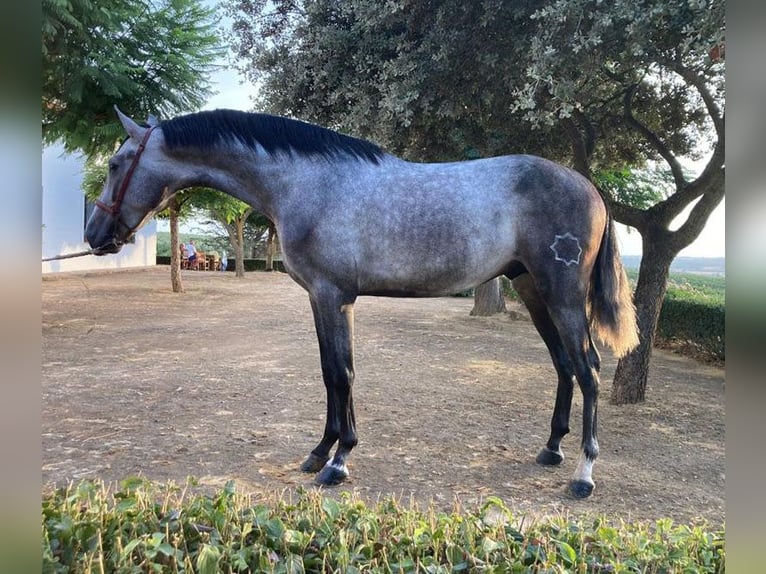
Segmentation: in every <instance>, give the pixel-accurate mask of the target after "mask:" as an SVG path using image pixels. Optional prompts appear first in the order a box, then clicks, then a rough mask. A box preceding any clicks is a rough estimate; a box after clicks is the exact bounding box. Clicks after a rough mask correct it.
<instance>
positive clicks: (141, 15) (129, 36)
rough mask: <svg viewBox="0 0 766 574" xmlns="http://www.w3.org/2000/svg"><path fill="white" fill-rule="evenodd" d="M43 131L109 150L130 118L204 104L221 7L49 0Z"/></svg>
mask: <svg viewBox="0 0 766 574" xmlns="http://www.w3.org/2000/svg"><path fill="white" fill-rule="evenodd" d="M42 8H43V13H42V16H43V18H42V129H43V140H44V141H45V142H47V143H51V142H54V141H56V140H58V139H62V140H63V141H64V144H65V147H66V149H67V150H68V151H74V150H77V149H79V150H82V151H83V152H85V154H86V155H88V156H92V155H96V154H108V153H110V152H111V151H113V149H114V145H115V143H116V142H117V141H119V140H120V139H121V138H122V137H124V130H123V129H122V126H121V125H120V123H119V122H118V121H117V118H116V116H115V113H114V110H113V106H114V105H115V104H117V105H119V106H120V108H121V109H122V110H123V111H124V112H126V113H128V114H129V115H132V116H136V117H140V118H145V117H147V116H148V115H149V114H155V115H158V116H172V115H175V114H177V113H179V112H182V111H189V110H192V109H195V108H198V107H199V106H201V105H202V104H203V103H204V102H205V100H206V99H207V97H208V96H209V95H210V93H211V92H210V88H209V82H208V79H207V76H208V74H209V73H210V72H211V71H212V70H213V62H214V61H215V59H216V58H217V57H218V56H219V55H220V54H221V48H220V41H219V38H218V33H217V31H216V29H215V24H214V11H213V10H212V9H210V8H207V7H204V6H203V4H202V2H201V1H200V0H109V1H108V2H107V1H105V0H44V1H43V5H42Z"/></svg>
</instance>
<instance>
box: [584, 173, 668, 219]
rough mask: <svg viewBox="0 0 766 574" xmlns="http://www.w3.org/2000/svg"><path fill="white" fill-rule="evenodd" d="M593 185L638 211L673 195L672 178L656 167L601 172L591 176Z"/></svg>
mask: <svg viewBox="0 0 766 574" xmlns="http://www.w3.org/2000/svg"><path fill="white" fill-rule="evenodd" d="M592 179H593V183H594V184H595V185H596V187H598V188H599V189H600V190H601V191H603V192H604V193H606V194H607V195H608V196H610V197H611V198H612V199H614V200H615V201H618V202H620V203H624V204H626V205H631V206H633V207H636V208H638V209H648V208H649V207H651V206H652V205H654V204H655V203H657V202H658V201H660V200H661V199H664V198H666V197H668V196H670V195H672V193H673V188H672V186H671V185H669V182H670V181H672V177H671V176H670V174H669V173H667V170H662V169H660V168H659V167H658V166H656V165H655V166H654V167H652V168H647V169H641V170H639V169H630V168H627V167H623V168H621V169H612V170H603V171H600V172H598V173H596V174H594V175H593V177H592Z"/></svg>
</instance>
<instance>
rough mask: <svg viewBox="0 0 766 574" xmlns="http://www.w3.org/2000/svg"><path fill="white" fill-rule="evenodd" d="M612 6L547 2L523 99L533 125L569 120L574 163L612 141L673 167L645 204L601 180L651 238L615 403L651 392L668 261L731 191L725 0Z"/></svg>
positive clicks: (623, 213)
mask: <svg viewBox="0 0 766 574" xmlns="http://www.w3.org/2000/svg"><path fill="white" fill-rule="evenodd" d="M605 4H606V3H604V4H599V3H595V4H594V3H592V2H587V1H585V0H575V1H571V2H567V3H551V4H550V5H549V6H546V7H545V8H543V9H540V10H539V11H537V12H536V13H535V18H536V19H537V21H538V26H537V30H536V32H535V35H534V36H533V43H532V44H531V50H530V52H531V54H530V64H529V66H528V68H527V82H526V83H525V85H524V86H523V87H522V88H521V89H520V90H518V95H517V99H516V102H517V107H518V108H519V109H522V108H525V109H526V113H527V117H528V118H529V120H530V121H531V122H532V123H533V125H538V123H539V122H551V121H554V122H556V121H558V122H560V123H561V124H562V125H563V126H564V128H565V129H566V132H567V134H568V136H569V141H570V142H571V145H572V157H573V164H574V166H575V168H576V169H577V170H578V171H580V172H581V173H583V174H585V175H586V176H588V177H592V176H593V173H594V171H597V170H598V169H599V167H600V166H601V165H603V164H604V162H603V159H602V158H604V157H608V156H607V155H606V154H605V153H604V148H605V147H607V146H610V145H612V142H617V145H619V146H620V147H623V146H624V147H625V149H624V151H621V152H620V154H619V155H618V157H617V158H618V159H619V158H622V159H624V161H625V162H626V163H630V164H632V165H643V164H645V163H646V161H647V160H657V161H661V162H663V163H664V164H665V166H666V167H667V172H668V174H669V175H668V177H667V179H666V182H667V183H669V184H670V185H671V187H672V192H671V193H669V194H663V198H662V199H661V200H660V201H658V202H657V203H654V204H653V205H651V206H649V207H646V208H642V207H641V206H638V205H636V204H635V203H631V202H626V201H624V200H621V198H620V197H618V196H616V195H615V194H614V193H610V189H609V187H608V186H603V187H602V188H601V190H602V192H603V194H604V197H605V199H606V201H607V204H608V205H609V207H610V209H611V212H612V214H613V216H614V217H615V219H616V220H617V221H620V222H621V223H624V224H626V225H629V226H631V227H634V228H635V229H637V230H638V232H639V233H640V234H641V237H642V245H643V257H642V260H641V268H640V270H639V278H638V284H637V286H636V291H635V303H636V307H637V312H638V323H639V328H640V329H641V336H640V344H639V346H638V347H637V348H636V349H635V350H634V351H632V352H631V353H629V354H628V355H626V356H625V357H623V358H622V359H620V361H619V363H618V366H617V371H616V373H615V379H614V384H613V387H612V401H613V402H615V403H619V404H622V403H633V402H639V401H643V400H644V398H645V393H646V383H647V375H648V367H649V361H650V357H651V350H652V347H653V344H654V338H655V333H656V325H657V320H658V318H659V313H660V310H661V307H662V301H663V299H664V296H665V290H666V286H667V278H668V273H669V270H670V264H671V262H672V261H673V259H674V258H675V257H676V255H677V254H678V252H679V251H680V250H681V249H683V248H684V247H687V246H688V245H690V244H691V243H692V242H693V241H694V239H696V238H697V236H698V235H699V233H700V232H701V231H702V229H703V228H704V226H705V223H706V222H707V220H708V217H709V216H710V214H711V213H712V211H713V210H714V209H715V207H716V206H717V205H718V204H719V203H720V202H721V200H722V199H723V197H724V193H725V185H724V174H725V162H724V158H725V113H724V97H725V92H724V71H725V70H724V59H723V58H724V31H725V20H724V3H723V2H720V1H701V2H700V1H691V0H687V1H684V2H671V1H665V2H651V3H649V4H648V5H644V4H643V3H636V2H632V1H626V0H618V1H616V2H613V3H609V6H606V5H605ZM580 54H581V55H580ZM631 154H632V156H633V158H632V159H631ZM704 154H709V155H708V157H707V160H706V165H705V167H704V169H703V170H702V171H701V173H699V174H698V175H696V176H691V177H690V176H689V174H688V172H687V171H686V170H685V169H684V167H683V162H682V159H683V158H684V157H691V158H693V159H700V158H701V157H703V156H704ZM613 161H614V160H613ZM688 208H691V210H690V211H689V214H688V216H687V217H686V220H685V221H684V222H682V223H681V225H680V226H679V227H678V228H677V229H676V230H674V231H672V230H671V229H670V226H671V223H673V222H674V221H675V220H676V218H677V217H678V216H679V215H681V214H682V212H684V210H686V209H688Z"/></svg>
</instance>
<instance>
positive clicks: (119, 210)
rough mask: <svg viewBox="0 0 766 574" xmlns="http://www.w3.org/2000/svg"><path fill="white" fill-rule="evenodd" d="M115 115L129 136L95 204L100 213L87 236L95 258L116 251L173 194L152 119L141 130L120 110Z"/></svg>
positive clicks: (93, 217)
mask: <svg viewBox="0 0 766 574" xmlns="http://www.w3.org/2000/svg"><path fill="white" fill-rule="evenodd" d="M117 115H118V116H119V118H120V122H122V125H123V126H124V127H125V130H126V131H127V132H128V138H127V139H126V140H125V141H124V142H123V144H122V145H121V146H120V149H118V150H117V153H115V154H114V156H112V158H111V159H110V160H109V173H108V175H107V178H106V184H105V185H104V190H103V191H102V192H101V196H100V197H99V199H98V200H97V201H96V206H97V208H98V209H95V210H94V211H93V214H92V215H91V216H90V219H89V220H88V224H87V225H86V227H85V238H86V240H87V241H88V243H89V244H90V246H91V249H92V250H93V253H94V254H96V255H105V254H107V253H117V252H118V251H119V250H120V249H121V248H122V246H123V245H124V244H125V242H126V241H128V240H129V239H130V237H131V236H132V235H133V233H134V232H135V231H136V230H137V229H138V228H140V227H141V226H142V225H143V224H144V223H145V222H146V221H148V220H149V219H150V218H151V217H152V216H153V215H154V214H155V213H157V212H158V211H160V210H161V209H162V208H163V207H164V204H165V203H166V200H167V199H168V198H169V197H170V195H171V194H172V192H171V190H170V187H169V186H170V185H171V181H172V175H171V172H172V170H170V169H168V168H169V165H168V158H167V156H165V154H164V145H163V142H164V138H163V136H162V130H161V129H159V128H158V123H157V121H156V120H154V119H150V120H149V124H148V125H147V126H141V125H139V124H137V123H136V122H134V121H133V120H132V119H130V118H129V117H127V116H125V115H124V114H123V113H122V112H120V110H117ZM172 191H175V190H172Z"/></svg>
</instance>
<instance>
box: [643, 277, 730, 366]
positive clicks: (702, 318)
mask: <svg viewBox="0 0 766 574" xmlns="http://www.w3.org/2000/svg"><path fill="white" fill-rule="evenodd" d="M725 332H726V306H725V305H724V304H723V303H719V302H716V301H707V300H704V299H701V298H695V297H694V296H693V295H689V294H688V293H687V292H685V291H683V290H678V289H672V288H668V293H667V295H666V296H665V301H664V302H663V303H662V310H661V311H660V319H659V321H658V323H657V336H658V337H660V338H661V339H665V340H668V341H683V342H685V343H691V344H692V345H694V346H695V347H697V348H698V349H699V350H701V351H702V352H703V353H704V354H707V355H709V356H710V357H711V358H713V359H715V360H720V361H723V360H725V359H726V346H725V344H726V336H725V334H726V333H725Z"/></svg>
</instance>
